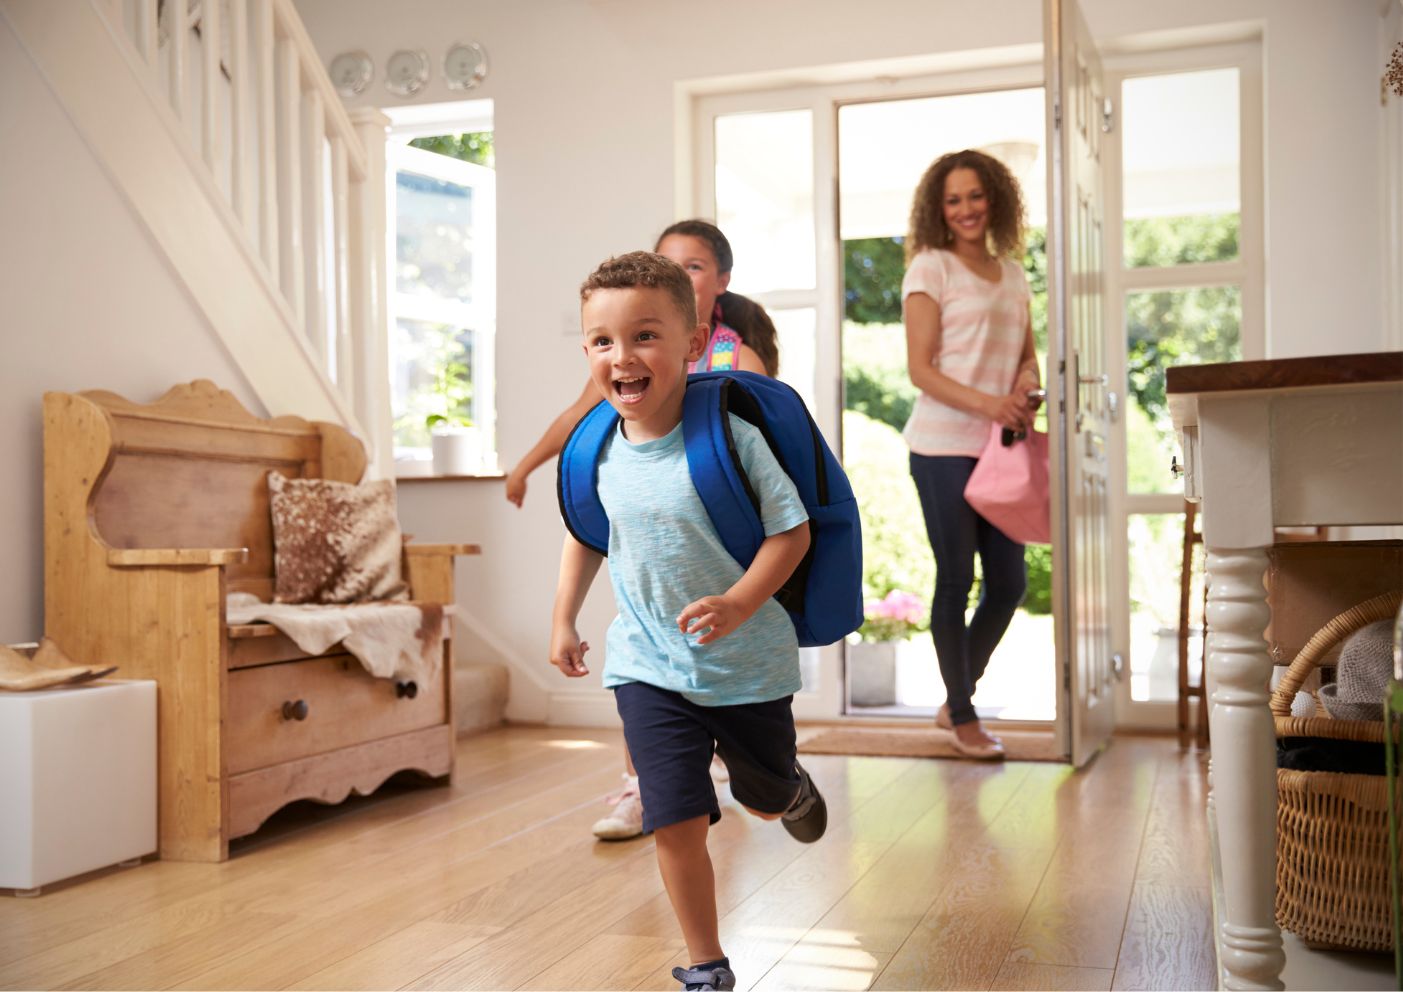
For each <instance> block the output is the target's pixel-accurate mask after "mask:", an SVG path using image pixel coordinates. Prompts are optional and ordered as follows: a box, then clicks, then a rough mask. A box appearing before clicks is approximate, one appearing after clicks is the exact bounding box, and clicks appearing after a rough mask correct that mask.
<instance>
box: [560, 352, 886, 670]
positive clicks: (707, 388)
mask: <svg viewBox="0 0 1403 992" xmlns="http://www.w3.org/2000/svg"><path fill="white" fill-rule="evenodd" d="M728 413H733V414H735V415H736V416H737V417H740V418H741V419H742V420H745V421H747V422H748V423H751V424H754V425H755V426H756V427H757V428H759V429H760V433H761V434H763V435H764V437H765V440H766V441H767V442H768V443H769V445H770V450H771V451H773V452H774V455H775V458H776V459H777V460H778V461H779V464H780V467H781V468H783V469H784V471H785V472H786V473H787V474H788V475H789V477H790V478H791V479H792V480H793V481H794V485H795V487H796V488H797V489H798V490H799V497H800V499H802V500H803V501H804V508H805V509H806V510H807V511H808V513H809V532H810V538H811V540H810V543H809V551H808V554H806V555H805V556H804V560H803V561H802V562H800V563H799V566H798V567H797V568H796V569H795V570H794V574H793V575H791V576H790V577H789V579H788V581H786V582H785V584H784V585H783V586H782V587H781V588H780V590H779V591H778V592H777V593H775V599H776V600H778V601H779V604H780V605H781V606H783V607H784V608H785V609H786V610H787V611H788V612H789V616H790V619H791V620H793V621H794V630H795V632H796V634H797V635H798V639H799V645H800V646H801V647H815V646H817V645H821V644H832V643H833V642H834V641H837V640H839V639H841V638H842V637H844V636H846V635H847V634H850V633H851V632H852V631H854V630H856V629H857V628H858V627H859V626H861V624H862V525H861V522H860V521H859V519H858V514H857V501H856V499H854V498H853V491H852V487H851V486H850V485H849V484H848V477H847V476H846V475H845V474H844V473H843V468H842V466H841V465H839V464H838V459H836V458H834V457H833V453H832V452H831V451H829V450H828V445H827V444H826V443H825V442H824V440H823V435H822V434H820V433H819V431H818V427H817V426H815V424H814V422H813V418H811V417H810V416H809V411H808V409H807V408H806V407H805V406H804V401H803V400H802V399H800V398H799V394H798V393H796V392H795V391H794V390H793V389H792V388H791V387H789V386H787V385H785V384H784V383H782V382H779V381H777V380H775V379H771V378H769V377H768V376H763V375H759V374H757V373H754V372H699V373H694V374H692V375H689V376H688V377H687V394H686V397H685V399H684V400H683V404H682V438H683V443H684V445H685V447H686V450H687V467H688V469H689V471H690V472H691V476H692V484H693V485H694V486H696V487H697V493H698V495H700V496H701V501H702V504H703V505H704V506H705V507H706V512H707V515H708V516H709V517H710V518H711V522H712V524H713V525H714V526H715V528H716V532H717V534H719V535H720V537H721V543H722V544H723V545H724V546H725V548H726V550H727V551H728V552H730V554H731V557H733V558H735V560H736V561H738V562H740V564H741V565H742V566H744V567H747V568H748V567H749V566H750V563H751V562H752V561H754V560H755V555H756V552H758V551H759V550H760V544H761V542H763V541H764V540H765V531H764V528H763V527H762V526H761V523H760V510H759V500H758V498H757V497H756V495H755V492H754V490H752V489H751V486H750V480H749V479H748V478H746V475H745V472H744V470H743V469H742V468H741V464H740V458H739V457H738V455H737V453H736V446H735V441H734V439H733V438H732V437H731V424H730V420H729V418H728V417H727V414H728ZM618 422H619V415H618V414H617V413H616V412H615V411H614V408H613V407H611V406H610V405H609V404H608V402H605V401H601V402H600V404H599V405H598V406H596V407H595V408H594V409H593V410H591V411H590V412H589V413H587V414H585V416H584V417H583V418H582V419H581V420H580V422H579V423H578V424H576V425H575V429H574V431H573V432H572V433H571V435H570V438H569V440H568V441H566V442H565V449H564V450H563V451H562V452H561V453H560V474H559V481H558V495H559V497H560V515H561V516H562V517H564V518H565V526H566V527H567V528H569V530H570V533H571V534H572V535H574V537H575V540H577V541H579V542H580V543H581V544H583V545H585V546H586V547H588V548H592V549H593V550H595V551H597V552H599V553H600V554H602V555H607V554H608V553H609V518H608V516H607V515H606V514H605V512H604V506H603V504H602V503H601V502H600V500H599V492H598V478H599V471H598V467H599V456H600V453H601V452H602V451H603V448H604V442H605V441H606V440H607V439H608V437H609V435H610V433H611V432H612V431H613V430H615V428H616V425H617V424H618Z"/></svg>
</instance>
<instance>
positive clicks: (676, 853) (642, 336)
mask: <svg viewBox="0 0 1403 992" xmlns="http://www.w3.org/2000/svg"><path fill="white" fill-rule="evenodd" d="M580 300H581V306H580V314H581V324H582V326H583V330H584V351H585V356H586V357H587V359H588V360H589V374H590V378H591V379H592V381H593V382H594V384H595V385H596V386H597V387H598V388H599V391H600V393H601V394H603V395H604V396H607V397H608V399H609V403H610V405H611V406H613V408H614V409H615V410H616V411H617V412H618V414H619V416H620V418H621V420H620V422H619V430H618V431H617V432H616V433H615V434H614V435H613V436H612V437H611V438H610V440H609V441H608V442H606V444H605V446H604V450H603V452H602V453H601V455H600V459H599V470H598V486H599V496H600V500H601V502H602V503H603V505H604V509H605V511H606V512H607V514H608V516H609V562H610V566H609V576H610V580H611V582H612V584H613V588H614V599H615V601H616V603H617V605H618V609H619V615H618V617H616V618H615V620H614V622H613V623H612V624H611V625H610V627H609V633H608V642H607V646H608V652H607V662H606V664H605V668H604V685H605V687H606V688H610V689H613V690H614V698H615V703H616V705H617V706H618V709H619V716H620V717H621V718H622V720H623V725H624V739H625V741H626V742H627V744H628V748H629V751H630V752H632V754H633V760H634V764H635V765H636V766H637V768H638V778H639V787H640V790H641V792H642V795H643V809H644V822H643V829H644V830H645V831H652V833H653V836H654V840H655V842H656V845H657V852H658V870H659V872H660V873H661V875H662V878H663V884H664V885H665V886H666V888H667V893H668V898H669V899H670V900H671V902H672V909H673V912H674V913H675V914H676V916H677V921H678V923H679V924H680V926H681V928H682V935H683V937H684V939H685V940H686V942H687V951H688V953H689V955H690V957H691V961H692V962H693V964H692V966H691V967H690V968H685V969H684V968H676V969H674V970H673V977H674V978H676V979H678V980H679V981H681V982H682V983H683V985H684V986H685V987H686V988H688V989H730V988H734V986H735V975H734V974H733V973H732V972H731V969H730V962H729V961H728V960H727V959H726V956H725V954H724V953H723V951H722V949H721V942H720V937H719V935H718V932H717V919H716V888H715V878H714V876H713V874H712V868H711V858H710V856H709V855H708V854H707V849H706V835H707V830H708V828H709V827H710V825H711V824H713V823H715V822H716V821H717V820H719V819H720V818H721V810H720V807H719V806H718V804H717V800H716V792H715V790H714V788H713V786H712V783H711V777H710V775H709V774H708V768H709V766H710V763H711V755H712V752H713V750H715V751H716V752H718V753H719V754H720V755H721V758H722V760H724V761H725V762H726V766H727V767H728V768H729V769H730V772H731V793H732V795H734V796H735V798H736V800H737V801H738V802H739V803H740V804H741V805H742V806H744V807H745V808H746V809H747V810H748V811H749V812H751V813H753V814H754V815H756V816H758V817H760V818H762V819H766V820H775V819H780V820H782V821H783V824H784V827H785V829H786V830H788V831H789V833H790V834H792V835H793V836H794V837H795V838H796V839H798V840H800V841H803V842H805V843H811V842H813V841H816V840H818V838H819V837H821V836H822V835H823V832H824V829H825V828H826V827H827V823H828V811H827V807H826V806H825V804H824V801H823V797H822V796H820V795H819V792H818V789H817V788H816V787H815V786H814V783H813V781H812V780H811V779H810V778H809V776H808V773H807V772H805V771H804V769H803V768H801V767H800V766H799V764H798V762H797V761H796V760H795V748H794V717H793V714H792V713H791V711H790V699H791V697H792V695H793V693H794V692H796V691H797V690H798V689H799V686H800V682H799V650H798V643H797V641H796V638H795V634H794V627H793V624H792V623H791V621H790V619H789V616H788V614H786V613H785V611H784V609H783V608H782V607H781V606H780V605H779V604H778V603H776V602H775V601H774V599H772V596H773V595H774V593H775V592H776V590H778V589H779V587H780V586H781V585H782V584H783V582H784V580H785V579H787V578H788V577H789V575H790V574H791V573H792V572H793V571H794V568H795V566H797V565H798V564H799V562H800V561H802V559H803V557H804V554H805V552H807V550H808V547H809V528H808V514H807V513H806V512H805V510H804V505H803V503H802V501H801V500H800V498H799V495H798V493H797V492H796V490H795V488H794V484H793V483H792V482H791V481H790V479H789V477H788V476H787V475H786V474H785V473H784V470H783V469H782V468H780V466H779V463H778V462H777V461H776V460H775V457H774V455H773V454H772V453H771V452H770V450H769V446H768V445H767V444H766V442H765V439H764V437H763V436H762V435H761V433H760V431H759V430H758V429H756V428H755V427H753V426H752V425H750V424H748V423H746V422H744V421H742V420H740V419H738V418H736V417H734V416H732V417H731V418H730V423H731V431H732V435H733V437H734V439H735V444H736V448H737V450H738V452H739V454H740V459H741V464H742V465H743V466H744V468H745V471H746V474H747V475H748V476H749V478H750V483H751V486H752V488H753V489H754V491H755V495H756V497H757V498H758V500H759V502H760V518H761V521H762V523H763V525H764V529H765V534H766V539H765V541H764V542H763V543H762V544H761V546H760V551H759V553H758V554H757V555H756V557H755V561H754V562H753V563H752V564H751V566H750V567H749V568H748V569H744V568H742V567H741V566H740V564H739V563H737V562H736V560H735V559H734V558H732V557H731V556H730V555H729V554H728V553H727V552H726V550H725V548H724V547H723V546H722V544H721V540H720V538H719V536H718V535H717V533H716V530H715V528H714V527H713V526H712V525H711V522H710V519H709V518H708V516H707V513H706V509H705V507H703V506H702V504H701V500H700V497H698V495H697V492H696V489H695V488H694V487H693V485H692V481H691V476H690V475H689V474H688V470H687V458H686V453H685V450H684V448H683V442H682V397H683V393H684V392H685V391H686V388H687V364H688V362H691V361H695V360H696V359H697V358H699V357H700V355H701V353H702V350H703V348H704V347H705V345H706V339H707V332H708V328H707V325H706V324H705V323H699V322H698V320H697V312H696V296H695V294H694V293H693V290H692V283H691V280H690V278H689V277H688V275H687V273H686V271H685V270H684V269H683V268H682V267H681V266H679V265H678V264H677V263H675V262H672V261H670V260H668V259H666V258H664V257H662V256H661V255H655V254H653V253H652V252H642V251H640V252H632V253H630V254H627V255H623V256H621V257H619V258H612V259H609V260H608V261H606V262H604V263H603V264H601V265H600V266H599V268H597V269H596V270H595V271H594V272H593V273H592V274H591V275H590V277H589V278H588V279H587V280H585V283H584V285H583V286H581V287H580ZM602 560H603V559H602V557H601V556H600V555H599V554H597V553H596V552H594V551H591V550H590V549H589V548H587V547H585V546H584V545H583V544H580V543H579V542H578V541H576V540H575V539H574V538H573V537H571V536H567V537H566V538H565V547H564V550H563V551H562V553H561V560H560V581H559V585H558V586H557V589H556V597H555V615H554V618H553V623H552V633H551V662H552V664H554V665H555V666H556V667H557V668H559V669H560V670H561V672H563V673H564V674H565V675H567V676H570V677H579V676H582V675H585V674H586V673H587V671H588V669H587V668H586V667H585V661H584V656H585V652H586V651H588V650H589V645H588V644H586V643H584V642H582V641H581V640H580V637H579V634H578V632H577V631H576V628H575V622H576V618H577V617H578V616H579V612H580V606H581V604H582V603H583V601H584V598H585V593H586V592H587V591H588V589H589V586H590V583H591V582H592V581H593V580H594V577H595V575H596V574H597V573H598V571H599V564H600V562H601V561H602Z"/></svg>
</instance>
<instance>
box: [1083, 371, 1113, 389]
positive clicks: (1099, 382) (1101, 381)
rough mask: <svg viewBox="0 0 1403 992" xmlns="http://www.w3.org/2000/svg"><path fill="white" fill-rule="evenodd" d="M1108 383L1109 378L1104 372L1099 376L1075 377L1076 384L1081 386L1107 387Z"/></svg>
mask: <svg viewBox="0 0 1403 992" xmlns="http://www.w3.org/2000/svg"><path fill="white" fill-rule="evenodd" d="M1110 381H1111V377H1110V376H1109V375H1108V374H1106V373H1105V372H1102V373H1101V374H1100V375H1079V376H1077V382H1079V383H1081V384H1082V385H1083V386H1105V385H1108V384H1109V383H1110Z"/></svg>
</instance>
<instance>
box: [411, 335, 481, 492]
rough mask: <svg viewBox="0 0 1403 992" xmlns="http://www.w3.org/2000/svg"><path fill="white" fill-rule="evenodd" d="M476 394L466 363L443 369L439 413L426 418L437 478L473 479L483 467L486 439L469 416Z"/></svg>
mask: <svg viewBox="0 0 1403 992" xmlns="http://www.w3.org/2000/svg"><path fill="white" fill-rule="evenodd" d="M472 394H473V385H472V379H471V378H470V377H469V373H468V367H467V365H466V364H465V363H463V362H459V361H447V362H444V363H443V364H442V365H441V366H440V367H439V371H438V374H437V375H436V376H435V378H434V388H433V395H434V397H435V399H436V401H437V402H436V405H437V407H438V409H437V410H436V411H435V412H434V413H431V414H429V415H428V416H427V417H425V418H424V426H425V427H427V428H428V430H429V443H430V444H431V445H432V447H433V452H434V473H435V474H436V475H471V474H472V473H474V472H476V471H478V469H480V468H481V467H482V439H481V437H480V436H479V434H478V429H477V426H476V425H475V424H474V423H473V421H472V418H471V417H469V416H468V410H469V409H470V408H471V405H472Z"/></svg>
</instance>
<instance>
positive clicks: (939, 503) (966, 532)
mask: <svg viewBox="0 0 1403 992" xmlns="http://www.w3.org/2000/svg"><path fill="white" fill-rule="evenodd" d="M975 461H976V459H974V458H963V457H960V456H958V455H917V454H912V455H911V478H913V479H914V480H915V481H916V492H917V494H918V495H919V496H920V498H921V513H922V514H923V515H924V516H925V518H926V536H927V537H929V538H930V549H931V551H933V552H934V553H935V597H934V599H933V600H932V602H931V607H930V635H931V639H932V640H934V641H935V656H936V658H937V659H938V660H939V662H940V677H941V679H943V680H944V682H945V701H946V705H948V706H949V707H950V721H951V722H952V723H956V724H960V723H969V722H970V721H971V720H975V719H978V717H976V716H975V712H974V703H973V702H971V697H972V696H973V695H974V687H975V685H976V684H977V683H978V682H979V677H980V676H981V675H983V674H984V669H985V667H986V666H987V665H988V664H989V657H990V656H991V655H992V654H993V653H994V648H996V647H997V646H998V644H999V639H1000V638H1002V637H1003V636H1004V631H1006V630H1007V629H1008V624H1009V621H1010V620H1012V619H1013V613H1014V611H1015V610H1017V609H1018V604H1020V603H1022V602H1023V594H1024V592H1025V591H1026V589H1027V585H1028V572H1027V567H1026V566H1025V565H1024V564H1023V545H1021V544H1018V543H1017V542H1015V541H1012V540H1010V539H1009V538H1007V537H1005V536H1004V534H1003V532H1002V531H1000V530H999V529H998V528H997V527H995V526H994V525H993V524H991V523H989V521H987V520H985V519H984V518H983V517H981V516H980V515H979V514H978V513H976V512H975V511H974V508H973V507H971V506H970V505H969V504H968V503H966V502H965V483H967V482H968V481H969V477H970V473H971V472H973V471H974V464H975ZM976 551H977V552H978V553H979V559H980V561H981V562H982V563H983V566H984V582H983V588H982V589H981V590H980V594H979V605H978V606H977V607H976V608H975V611H974V616H973V617H971V618H970V621H969V625H968V626H966V625H965V610H966V609H967V608H968V606H969V591H970V588H971V587H972V586H973V585H974V555H975V552H976Z"/></svg>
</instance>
